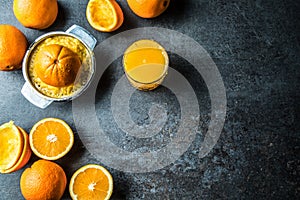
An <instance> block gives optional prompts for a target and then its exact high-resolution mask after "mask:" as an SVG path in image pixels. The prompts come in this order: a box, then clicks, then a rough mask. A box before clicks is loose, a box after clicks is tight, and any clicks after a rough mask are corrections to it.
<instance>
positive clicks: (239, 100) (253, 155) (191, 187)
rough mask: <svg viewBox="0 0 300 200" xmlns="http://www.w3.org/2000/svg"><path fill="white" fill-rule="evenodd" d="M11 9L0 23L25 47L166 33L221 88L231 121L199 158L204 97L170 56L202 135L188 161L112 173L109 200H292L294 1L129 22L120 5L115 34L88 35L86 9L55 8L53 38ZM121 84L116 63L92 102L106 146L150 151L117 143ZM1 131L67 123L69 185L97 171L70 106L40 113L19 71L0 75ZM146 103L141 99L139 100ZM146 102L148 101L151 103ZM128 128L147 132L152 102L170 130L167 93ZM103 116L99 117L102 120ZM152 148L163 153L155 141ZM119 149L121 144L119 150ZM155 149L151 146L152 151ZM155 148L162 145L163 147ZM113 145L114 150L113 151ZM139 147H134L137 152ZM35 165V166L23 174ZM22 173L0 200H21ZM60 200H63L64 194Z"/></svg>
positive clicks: (194, 7) (182, 1) (210, 3)
mask: <svg viewBox="0 0 300 200" xmlns="http://www.w3.org/2000/svg"><path fill="white" fill-rule="evenodd" d="M12 2H13V1H12V0H8V1H1V3H0V23H1V24H3V23H8V24H12V25H15V26H17V27H18V28H20V29H21V30H22V31H23V32H24V33H25V35H26V36H27V38H28V40H29V42H32V41H33V40H34V39H35V38H37V37H38V36H40V35H42V34H44V33H46V32H49V31H54V30H66V29H67V28H68V27H69V26H71V25H73V24H78V25H81V26H83V27H85V28H86V29H87V30H89V31H90V32H91V33H92V34H93V35H94V36H95V37H96V38H97V39H98V41H99V42H101V41H103V40H104V39H105V38H108V37H110V36H111V35H113V34H116V33H118V32H122V31H124V30H128V29H132V28H137V27H147V26H154V27H164V28H169V29H173V30H177V31H179V32H182V33H184V34H187V35H188V36H190V37H192V38H194V39H195V40H196V41H197V42H199V43H200V44H201V45H202V46H203V47H204V48H205V49H206V50H207V51H208V53H209V54H210V55H211V57H212V58H213V60H214V61H215V63H216V64H217V66H218V68H219V71H220V73H221V75H222V77H223V81H224V84H225V87H226V92H227V100H228V106H227V108H228V112H227V117H226V122H225V126H224V129H223V132H222V135H221V137H220V139H219V141H218V144H217V145H216V146H215V148H214V149H213V151H212V152H211V153H210V154H209V155H208V156H207V157H205V158H203V159H199V158H198V157H197V155H198V150H199V147H200V143H201V141H202V139H203V135H201V133H202V132H204V131H205V130H206V129H207V126H208V122H209V112H210V100H209V94H208V91H207V88H206V86H205V83H204V82H203V80H202V78H201V76H200V75H198V74H197V73H196V71H195V69H194V68H193V66H191V65H190V64H189V63H188V62H186V61H185V60H184V59H182V58H180V57H178V56H177V55H173V54H171V55H170V58H171V65H172V67H174V68H175V69H177V70H178V71H179V72H181V73H182V74H183V75H184V76H185V77H186V78H187V79H188V80H189V81H190V83H191V84H192V86H193V87H194V89H195V91H196V94H197V97H198V100H199V106H200V110H201V113H200V114H201V116H203V119H202V120H201V123H200V125H199V133H198V134H197V137H196V140H195V141H194V142H193V144H192V145H191V147H190V148H189V150H188V152H186V153H185V154H184V155H182V156H181V157H180V159H179V160H177V161H176V162H175V163H173V164H171V165H169V166H167V167H165V168H164V169H161V170H158V171H156V172H152V173H144V174H133V173H124V172H121V171H117V170H115V169H112V168H109V167H108V166H107V168H108V169H109V170H110V172H111V173H112V175H113V177H114V181H115V182H114V183H115V184H114V193H113V196H112V199H297V198H299V197H300V194H299V193H300V187H299V182H300V180H299V179H300V178H299V177H300V176H299V164H300V161H299V132H300V127H299V107H300V105H299V87H300V84H299V80H300V70H299V69H300V57H299V53H300V47H299V43H300V15H299V13H300V2H299V1H293V0H285V1H282V0H272V1H271V0H270V1H262V0H253V1H250V0H248V1H240V0H228V1H227V0H176V1H175V0H173V1H172V3H171V5H170V8H169V9H168V10H167V11H166V12H165V13H164V14H163V15H161V16H160V17H158V18H156V19H151V20H147V19H141V18H138V17H137V16H135V15H134V14H133V13H132V12H131V11H130V10H129V9H128V6H127V3H126V1H118V2H119V3H120V5H121V7H122V8H123V11H124V15H125V22H124V24H123V26H122V27H121V28H120V29H119V30H118V31H116V32H115V33H100V32H97V31H95V30H93V29H92V28H91V27H90V26H89V25H88V23H87V21H86V18H85V8H86V5H87V2H88V1H87V0H84V1H79V0H76V1H68V0H59V1H58V2H59V15H58V18H57V20H56V22H55V23H54V25H52V26H51V27H50V28H48V29H46V30H43V31H37V30H32V29H27V28H24V27H22V26H21V25H20V24H19V22H18V21H17V20H16V18H15V17H14V15H13V12H12ZM122 74H123V70H122V66H121V59H118V60H116V61H115V62H114V63H113V64H112V65H111V66H110V67H109V68H108V70H107V71H106V72H105V74H104V76H103V77H102V79H101V81H100V83H99V87H98V88H99V89H98V92H97V94H96V99H97V102H96V109H97V114H98V117H99V119H101V123H103V125H104V127H105V129H106V130H107V131H109V132H110V134H111V139H112V141H115V142H116V144H120V145H121V147H122V148H124V149H126V150H132V149H134V148H136V147H139V148H141V147H143V145H147V144H144V143H138V141H135V140H133V139H132V138H130V137H129V138H122V139H121V141H120V140H118V138H117V137H116V136H115V135H118V134H119V133H118V131H117V129H116V128H115V127H114V125H113V124H112V123H111V111H110V108H109V105H110V95H111V91H112V89H113V85H114V84H115V83H116V81H117V80H118V78H119V77H120V76H121V75H122ZM0 80H1V84H0V110H1V112H0V123H1V124H2V123H4V122H7V121H9V120H14V121H15V123H16V124H17V125H19V126H21V127H23V128H24V129H25V130H27V131H29V130H30V128H31V127H32V126H33V124H34V123H35V122H37V121H38V120H40V119H42V118H44V117H58V118H62V119H64V120H66V121H67V122H68V123H69V124H70V125H71V126H72V127H73V129H74V131H75V139H76V140H75V144H74V147H73V148H72V150H71V152H70V153H69V154H68V155H67V156H65V157H64V158H62V159H60V160H58V161H57V163H59V164H60V165H61V166H62V167H63V168H64V169H65V171H66V173H67V177H68V180H69V179H70V177H71V175H72V174H73V172H74V171H75V170H76V169H77V168H79V167H81V166H82V165H85V164H88V163H98V164H101V161H98V160H96V159H94V158H93V156H92V155H91V154H90V153H89V152H88V151H87V150H86V149H85V147H84V146H83V144H82V143H81V141H80V139H79V136H78V134H77V132H76V130H75V128H74V121H73V117H72V107H71V105H72V104H71V102H64V103H54V104H52V105H51V106H50V107H48V108H47V109H45V110H40V109H38V108H36V107H34V106H33V105H31V104H30V103H29V102H27V101H26V100H25V99H24V98H23V97H22V95H21V93H20V90H21V87H22V85H23V84H24V79H23V76H22V72H21V71H15V72H10V73H6V72H0ZM146 97H147V98H146ZM148 97H149V98H148ZM132 98H133V100H132V105H131V111H132V113H131V114H132V118H133V120H135V121H136V122H137V123H144V122H147V104H145V103H144V102H145V101H146V102H149V103H151V102H155V101H159V102H160V103H162V104H163V105H168V107H167V109H168V114H169V115H168V119H169V122H168V126H169V127H170V128H172V127H173V128H174V127H175V128H176V121H178V119H179V117H178V116H179V114H178V113H179V108H178V104H177V102H176V98H175V97H174V96H173V95H172V93H170V92H169V91H168V90H167V89H165V88H162V87H161V88H158V89H157V90H155V91H154V92H153V93H151V94H150V93H146V94H144V93H138V92H137V93H136V94H135V95H134V96H133V97H132ZM100 111H101V112H100ZM155 139H158V142H157V143H155V144H164V142H167V140H159V139H160V138H154V139H153V140H155ZM122 140H126V141H127V142H126V143H125V145H123V146H122V144H123V143H122ZM151 141H152V140H150V141H148V142H151ZM160 141H163V142H162V143H160ZM118 142H120V143H118ZM136 142H137V143H136ZM0 153H1V152H0ZM37 159H38V158H37V157H35V156H32V158H31V160H30V162H29V163H28V165H27V166H30V165H31V164H32V163H33V162H34V161H35V160H37ZM23 170H24V169H22V170H20V171H18V172H15V173H12V174H7V175H3V174H0V193H1V195H0V199H3V200H6V199H22V195H21V193H20V189H19V179H20V176H21V173H22V171H23ZM63 199H70V197H69V194H68V190H66V192H65V195H64V197H63Z"/></svg>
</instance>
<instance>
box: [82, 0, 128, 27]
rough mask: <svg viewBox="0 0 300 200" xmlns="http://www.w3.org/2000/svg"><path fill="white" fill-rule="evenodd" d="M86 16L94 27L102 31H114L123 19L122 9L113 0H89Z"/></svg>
mask: <svg viewBox="0 0 300 200" xmlns="http://www.w3.org/2000/svg"><path fill="white" fill-rule="evenodd" d="M86 17H87V20H88V22H89V23H90V25H91V26H92V27H93V28H94V29H96V30H98V31H102V32H112V31H115V30H117V29H118V28H119V27H120V26H121V25H122V24H123V21H124V15H123V11H122V9H121V7H120V6H119V4H118V3H117V2H116V1H115V0H90V1H89V3H88V5H87V8H86Z"/></svg>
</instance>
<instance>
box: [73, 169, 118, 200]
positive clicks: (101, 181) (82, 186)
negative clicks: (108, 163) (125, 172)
mask: <svg viewBox="0 0 300 200" xmlns="http://www.w3.org/2000/svg"><path fill="white" fill-rule="evenodd" d="M112 191H113V178H112V176H111V174H110V173H109V172H108V171H107V170H106V169H105V168H104V167H102V166H100V165H95V164H89V165H85V166H83V167H81V168H80V169H78V170H77V171H76V172H75V173H74V174H73V176H72V178H71V180H70V185H69V192H70V195H71V197H72V199H73V200H83V199H90V200H94V199H95V200H96V199H97V200H108V199H109V198H110V196H111V194H112Z"/></svg>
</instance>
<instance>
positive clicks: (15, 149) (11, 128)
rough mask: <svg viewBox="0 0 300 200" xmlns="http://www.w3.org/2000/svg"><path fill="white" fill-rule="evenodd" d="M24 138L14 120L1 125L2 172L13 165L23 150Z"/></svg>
mask: <svg viewBox="0 0 300 200" xmlns="http://www.w3.org/2000/svg"><path fill="white" fill-rule="evenodd" d="M23 144H24V138H23V136H22V134H21V133H20V132H19V130H18V128H17V126H15V125H14V122H13V121H10V122H8V123H5V124H3V125H1V126H0V152H1V153H0V172H1V173H2V172H3V171H5V170H7V169H9V168H11V167H13V166H14V165H15V164H16V163H17V162H18V160H19V158H20V155H21V154H22V151H23Z"/></svg>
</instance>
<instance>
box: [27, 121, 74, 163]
mask: <svg viewBox="0 0 300 200" xmlns="http://www.w3.org/2000/svg"><path fill="white" fill-rule="evenodd" d="M73 143H74V134H73V131H72V129H71V128H70V126H69V125H68V124H67V123H66V122H65V121H63V120H61V119H57V118H45V119H42V120H41V121H39V122H37V123H36V124H35V125H34V126H33V127H32V129H31V131H30V134H29V144H30V147H31V150H32V151H33V153H34V154H35V155H37V156H38V157H40V158H43V159H45V160H57V159H59V158H61V157H63V156H64V155H66V154H67V153H68V152H69V151H70V150H71V148H72V146H73Z"/></svg>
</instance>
